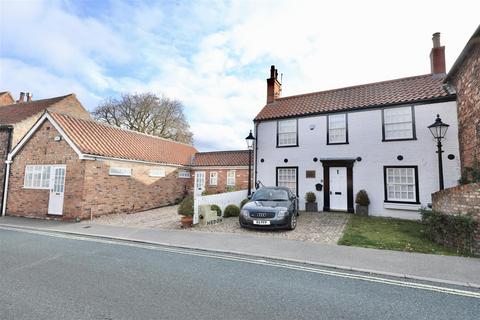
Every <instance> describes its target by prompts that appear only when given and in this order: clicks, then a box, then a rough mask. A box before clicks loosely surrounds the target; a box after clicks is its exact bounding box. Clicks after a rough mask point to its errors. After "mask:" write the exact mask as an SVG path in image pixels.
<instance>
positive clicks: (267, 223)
mask: <svg viewBox="0 0 480 320" xmlns="http://www.w3.org/2000/svg"><path fill="white" fill-rule="evenodd" d="M253 224H258V225H261V226H268V225H270V221H268V220H253Z"/></svg>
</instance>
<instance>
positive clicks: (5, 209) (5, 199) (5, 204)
mask: <svg viewBox="0 0 480 320" xmlns="http://www.w3.org/2000/svg"><path fill="white" fill-rule="evenodd" d="M5 163H6V164H7V166H6V170H5V178H4V181H5V183H4V185H3V186H4V189H3V203H2V217H4V216H5V212H6V211H7V196H8V180H9V179H8V178H9V176H10V164H11V163H12V160H7V161H5Z"/></svg>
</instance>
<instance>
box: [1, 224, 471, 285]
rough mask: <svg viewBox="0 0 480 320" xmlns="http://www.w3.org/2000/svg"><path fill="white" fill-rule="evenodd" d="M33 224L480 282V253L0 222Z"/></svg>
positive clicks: (464, 282) (458, 281) (433, 278)
mask: <svg viewBox="0 0 480 320" xmlns="http://www.w3.org/2000/svg"><path fill="white" fill-rule="evenodd" d="M2 226H3V227H15V228H30V229H35V230H43V231H54V232H62V233H69V234H78V235H86V236H96V237H106V238H113V239H121V240H130V241H140V242H146V243H154V244H159V245H167V246H175V247H183V248H192V249H199V250H209V251H216V252H225V253H234V254H242V255H249V256H255V257H262V258H273V259H281V260H287V261H295V262H302V263H309V264H315V265H322V266H329V267H335V268H340V269H345V270H355V271H364V272H371V273H376V274H384V275H392V276H398V277H405V278H411V279H419V280H428V281H436V282H444V283H449V284H457V285H464V286H471V287H476V288H480V259H478V258H468V257H455V256H443V255H433V254H422V253H410V252H399V251H389V250H378V249H368V248H358V247H348V246H339V245H332V244H321V243H312V242H304V241H296V240H285V239H276V238H275V239H274V238H267V237H252V236H247V235H240V234H230V233H220V232H217V233H213V232H186V231H182V230H178V231H177V230H162V229H139V228H129V227H118V226H109V225H100V224H86V223H68V222H59V221H48V220H38V219H28V218H17V217H2V218H0V227H2Z"/></svg>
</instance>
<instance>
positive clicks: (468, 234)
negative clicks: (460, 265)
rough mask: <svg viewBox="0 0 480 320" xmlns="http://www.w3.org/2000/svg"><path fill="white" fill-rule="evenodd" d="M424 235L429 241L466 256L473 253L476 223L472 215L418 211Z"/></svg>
mask: <svg viewBox="0 0 480 320" xmlns="http://www.w3.org/2000/svg"><path fill="white" fill-rule="evenodd" d="M420 213H421V215H422V223H423V225H424V227H425V234H426V236H427V237H429V238H430V239H431V240H433V241H435V242H437V243H440V244H442V245H443V246H445V247H451V248H454V249H456V250H457V252H462V253H466V254H472V253H473V244H474V241H475V238H474V237H475V230H476V229H477V227H478V222H477V221H475V219H474V218H473V216H472V215H470V214H467V215H460V214H445V213H441V212H436V211H433V210H425V209H422V210H420Z"/></svg>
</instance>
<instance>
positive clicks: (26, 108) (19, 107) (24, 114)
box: [0, 94, 73, 124]
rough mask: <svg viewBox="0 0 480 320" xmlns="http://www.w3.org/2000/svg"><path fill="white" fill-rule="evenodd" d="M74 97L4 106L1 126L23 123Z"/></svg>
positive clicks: (0, 110)
mask: <svg viewBox="0 0 480 320" xmlns="http://www.w3.org/2000/svg"><path fill="white" fill-rule="evenodd" d="M72 95H73V94H69V95H66V96H61V97H55V98H50V99H42V100H33V101H30V102H21V103H15V104H10V105H5V106H2V107H1V108H0V124H15V123H18V122H20V121H23V120H25V119H27V118H30V117H31V116H33V115H36V114H38V113H42V112H44V111H45V110H46V109H47V108H48V107H50V106H52V105H53V104H55V103H57V102H59V101H62V100H63V99H65V98H67V97H69V96H72Z"/></svg>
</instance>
